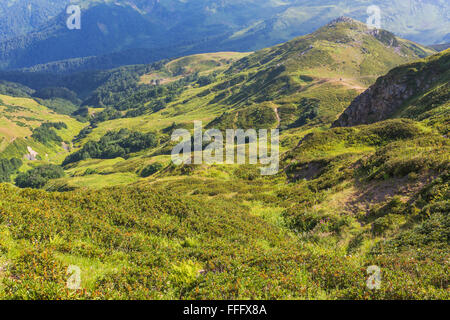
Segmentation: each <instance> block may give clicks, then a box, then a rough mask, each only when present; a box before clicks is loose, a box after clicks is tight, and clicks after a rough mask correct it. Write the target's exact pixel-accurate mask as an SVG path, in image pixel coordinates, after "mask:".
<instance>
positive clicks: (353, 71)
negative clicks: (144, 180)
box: [82, 20, 431, 183]
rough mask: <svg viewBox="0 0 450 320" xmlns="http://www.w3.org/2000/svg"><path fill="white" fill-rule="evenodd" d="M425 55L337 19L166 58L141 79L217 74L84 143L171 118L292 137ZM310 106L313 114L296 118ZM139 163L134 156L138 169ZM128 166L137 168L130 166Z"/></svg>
mask: <svg viewBox="0 0 450 320" xmlns="http://www.w3.org/2000/svg"><path fill="white" fill-rule="evenodd" d="M430 53H431V51H430V50H429V49H426V48H424V47H420V46H418V45H415V44H413V43H411V42H409V41H406V40H401V39H398V38H395V37H393V35H391V34H389V33H386V32H382V33H380V34H374V33H373V32H372V31H371V30H370V29H368V28H367V27H366V26H365V25H364V24H362V23H359V22H357V21H353V20H343V21H337V22H333V23H331V24H329V25H327V26H325V27H323V28H321V29H319V30H318V31H316V32H315V33H313V34H311V35H308V36H304V37H299V38H297V39H294V40H292V41H290V42H288V43H285V44H282V45H279V46H276V47H273V48H268V49H264V50H261V51H258V52H256V53H254V54H251V55H247V54H231V53H218V54H206V55H196V56H190V57H185V58H181V59H178V60H174V61H172V62H170V63H168V64H167V65H166V66H165V67H164V68H162V69H161V71H160V72H159V74H147V75H145V76H143V77H142V78H141V79H142V81H144V82H148V81H149V80H150V79H154V78H163V79H166V80H174V79H177V78H178V77H182V76H184V75H188V74H190V73H191V72H192V71H199V72H203V74H210V73H211V72H213V71H216V73H218V75H217V77H216V80H215V81H214V82H213V83H211V84H209V85H206V86H199V85H188V86H187V87H186V88H185V90H184V91H183V92H182V94H181V96H179V98H178V99H176V100H175V101H173V102H171V103H170V104H169V105H168V106H167V107H166V108H165V109H163V110H161V111H159V112H156V113H152V114H146V115H143V116H139V117H134V118H122V119H116V120H111V121H106V122H101V123H99V124H98V127H97V128H95V129H94V130H93V132H92V133H91V134H89V135H88V136H87V137H86V138H84V139H83V140H82V143H84V142H86V141H89V140H98V139H100V138H101V137H102V136H103V135H104V134H105V133H106V132H107V131H109V130H115V129H119V128H123V127H126V128H131V129H133V130H138V131H143V132H146V131H152V130H163V129H165V128H168V127H169V126H171V125H172V124H173V123H176V124H177V125H184V126H187V127H192V122H193V121H194V120H201V121H203V123H204V126H206V125H207V124H208V123H209V126H210V127H219V128H222V129H224V128H233V127H239V128H248V127H257V128H258V127H259V128H261V127H262V128H264V127H266V128H267V127H272V128H274V127H277V126H280V128H282V129H288V128H291V127H294V129H291V130H288V131H286V132H285V134H288V135H289V134H290V133H294V135H293V139H295V141H297V142H298V138H297V137H298V136H299V135H302V133H301V132H302V131H305V132H306V130H310V128H312V127H317V126H324V125H325V126H326V125H328V124H329V123H331V122H332V121H334V120H335V118H336V117H337V115H338V114H340V113H341V112H342V111H343V110H344V109H345V108H346V107H347V106H348V105H349V104H350V102H351V101H352V100H353V99H354V98H355V97H356V96H357V95H358V94H359V93H361V92H362V91H363V90H364V89H365V88H367V87H368V85H370V84H372V83H373V82H374V81H375V79H376V78H377V77H378V76H380V75H383V74H385V73H386V72H387V71H389V70H390V69H391V68H393V67H395V66H397V65H399V64H403V63H405V62H408V61H411V60H415V59H418V58H419V56H424V55H427V54H430ZM243 55H245V57H244V58H243V59H240V60H239V61H237V62H234V63H233V64H231V65H227V64H223V60H224V59H225V58H226V60H227V62H228V60H230V59H231V57H233V59H235V58H240V57H242V56H243ZM221 61H222V62H221ZM213 62H214V63H213ZM215 63H217V64H215ZM218 64H222V66H217V65H218ZM143 103H145V101H143ZM311 109H312V110H313V112H314V113H312V115H311V116H310V117H306V118H304V119H302V117H303V115H304V114H305V113H307V112H311ZM276 113H278V116H279V117H280V121H279V122H278V121H277V116H276ZM244 119H245V120H244ZM296 127H300V129H295V128H296ZM136 162H137V163H138V164H137V163H136ZM145 163H146V161H144V160H142V161H138V160H136V161H135V162H134V164H136V165H137V167H138V168H139V169H141V166H143V165H144V164H145ZM85 165H86V164H84V165H83V166H82V167H85ZM130 169H131V172H133V173H135V172H136V171H137V169H136V167H134V168H133V167H132V166H130ZM113 171H114V170H110V171H109V173H110V174H111V173H113ZM118 171H120V170H118ZM117 178H118V180H117V183H122V182H123V181H122V179H121V178H122V175H120V176H118V177H117ZM136 179H137V176H136ZM127 181H128V180H127Z"/></svg>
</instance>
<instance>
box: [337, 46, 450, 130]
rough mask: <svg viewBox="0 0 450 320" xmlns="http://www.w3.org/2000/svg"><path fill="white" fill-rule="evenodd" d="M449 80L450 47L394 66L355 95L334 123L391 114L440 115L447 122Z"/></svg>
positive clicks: (365, 120)
mask: <svg viewBox="0 0 450 320" xmlns="http://www.w3.org/2000/svg"><path fill="white" fill-rule="evenodd" d="M449 83H450V50H446V51H444V52H442V53H439V54H436V55H434V56H431V57H429V58H426V59H423V60H420V61H417V62H414V63H411V64H407V65H404V66H400V67H398V68H395V69H393V70H392V71H390V72H389V73H388V74H387V75H386V76H384V77H381V78H380V79H378V80H377V82H376V83H375V84H374V85H373V86H371V87H370V88H369V89H368V90H367V91H365V92H364V93H363V94H361V95H360V96H358V97H357V98H356V99H355V100H354V101H353V102H352V103H351V105H350V106H349V107H348V108H347V109H346V110H345V112H344V113H343V114H342V115H341V116H340V117H339V119H338V120H337V121H336V122H335V123H334V124H333V125H334V126H353V125H359V124H368V123H374V122H377V121H381V120H385V119H389V118H394V117H403V118H411V119H416V120H424V119H429V118H431V119H429V120H430V121H433V119H434V118H436V117H442V118H443V119H445V120H444V122H445V123H447V124H448V123H449V117H450V105H449V100H450V85H449ZM441 122H442V121H441ZM447 131H448V128H447Z"/></svg>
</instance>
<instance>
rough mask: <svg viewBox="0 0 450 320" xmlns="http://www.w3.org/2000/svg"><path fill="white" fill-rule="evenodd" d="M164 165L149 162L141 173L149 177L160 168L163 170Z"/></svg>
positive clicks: (144, 176) (142, 175)
mask: <svg viewBox="0 0 450 320" xmlns="http://www.w3.org/2000/svg"><path fill="white" fill-rule="evenodd" d="M163 167H164V165H163V164H161V163H159V162H155V163H152V164H149V165H148V166H146V167H145V168H144V169H142V171H141V174H140V175H141V177H143V178H146V177H149V176H151V175H153V174H155V173H156V172H158V171H159V170H161V169H162V168H163Z"/></svg>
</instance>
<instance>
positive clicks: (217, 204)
mask: <svg viewBox="0 0 450 320" xmlns="http://www.w3.org/2000/svg"><path fill="white" fill-rule="evenodd" d="M143 3H145V2H142V4H143ZM147 3H148V2H147ZM168 3H169V2H168ZM173 5H174V6H175V5H177V3H176V2H173ZM448 69H449V68H448V52H447V51H445V52H441V53H436V52H435V51H433V50H431V49H429V48H427V47H424V46H421V45H418V44H416V43H413V42H411V41H408V40H404V39H401V38H398V37H396V36H395V35H394V34H392V33H391V32H388V31H385V30H374V29H371V28H368V27H367V26H366V25H365V24H363V23H361V22H358V21H356V20H353V19H350V18H339V19H336V20H334V21H332V22H330V23H328V24H326V25H324V26H322V27H321V28H319V29H318V30H316V31H315V32H313V33H311V34H308V35H305V36H302V37H298V38H294V39H292V40H290V41H288V42H286V43H282V44H279V45H276V46H273V47H269V48H265V49H262V50H257V51H255V52H248V53H239V52H215V53H203V54H195V55H189V56H185V57H180V58H176V59H171V60H163V61H159V62H156V63H153V64H150V65H132V66H123V67H119V68H115V69H111V70H103V71H98V70H87V71H84V72H80V73H70V74H57V73H56V74H53V73H37V72H23V71H8V72H1V73H0V79H2V80H1V81H0V93H1V94H2V95H0V98H1V99H2V102H1V103H0V105H1V106H0V119H1V121H2V123H3V124H4V125H1V126H0V134H2V135H4V136H5V138H4V139H3V140H2V145H1V147H2V150H0V179H1V181H3V182H4V183H2V184H0V198H1V201H0V213H1V214H0V282H1V285H0V298H2V299H176V300H180V299H181V300H182V299H199V300H201V299H233V300H234V299H257V300H258V299H261V300H266V299H274V300H275V299H276V300H280V299H345V300H349V299H370V300H374V299H386V300H393V299H394V300H395V299H410V300H411V299H436V300H447V299H449V291H448V276H447V274H448V272H447V269H448V267H447V262H448V261H447V260H448V255H449V252H450V249H449V248H450V243H449V240H448V239H449V234H450V221H449V219H450V216H449V215H448V212H449V206H450V201H449V199H450V193H449V190H450V188H449V184H450V179H449V169H450V162H449V158H448V155H449V154H450V142H449V141H448V111H449V109H450V108H449V105H448V94H447V93H448ZM396 85H400V86H404V87H406V88H407V92H410V91H411V92H412V93H413V94H412V95H411V96H410V97H409V99H405V100H403V97H402V96H400V97H399V96H397V95H396V90H390V89H389V88H396ZM427 86H428V87H427ZM368 88H377V89H376V90H377V91H376V92H378V93H380V94H382V96H383V97H384V98H385V99H387V100H388V101H391V102H394V105H393V106H394V107H395V111H394V112H393V113H390V111H392V110H387V111H389V112H386V113H385V114H384V116H383V117H382V119H380V120H381V121H376V120H378V119H373V118H371V117H370V115H367V114H366V113H365V108H362V107H361V108H358V109H357V112H351V116H352V119H350V118H349V119H348V120H349V121H352V120H353V118H354V119H355V120H358V121H357V123H356V124H357V125H355V126H345V127H341V126H338V127H332V123H333V122H334V121H335V120H336V119H337V118H339V117H340V115H341V114H342V112H344V113H345V111H344V110H345V109H347V108H350V109H353V108H354V106H355V105H356V104H357V101H360V102H361V101H363V102H364V101H365V100H364V99H361V98H357V97H358V96H360V95H361V94H362V95H363V96H370V97H371V98H372V99H379V98H378V96H376V95H372V93H373V92H374V91H373V90H374V89H368ZM371 92H372V93H371ZM355 98H356V100H355ZM352 101H353V102H352ZM377 102H378V103H377V105H371V104H370V103H368V104H367V106H369V107H371V108H372V107H376V108H379V107H383V108H387V107H389V106H388V105H386V104H383V101H377ZM361 105H362V104H361ZM376 110H377V111H378V109H376ZM383 112H384V111H383V110H381V112H380V113H383ZM400 116H401V117H400ZM365 117H367V119H365ZM194 121H202V122H203V129H204V130H206V129H211V128H215V129H219V130H220V132H222V133H223V130H226V129H231V128H245V129H252V128H253V129H261V128H267V129H273V128H279V129H280V143H279V148H280V159H279V160H280V164H279V168H280V170H279V172H278V173H277V174H276V175H273V176H261V173H260V170H259V169H260V165H258V164H257V165H253V164H249V163H248V162H249V161H246V163H245V164H222V163H214V164H208V163H203V164H183V165H179V166H177V165H175V164H174V163H173V162H172V158H171V152H172V150H173V148H174V145H175V144H176V142H174V141H171V136H172V133H173V132H174V130H176V129H186V130H188V132H190V133H192V131H193V129H194V125H193V122H194ZM375 121H376V122H375ZM13 137H16V138H15V139H13ZM205 142H206V141H205ZM216 142H217V141H216ZM225 145H226V143H225ZM202 146H203V148H206V145H205V144H203V145H202ZM242 146H243V145H242V144H240V145H239V147H242ZM252 146H254V144H253V142H252V141H246V142H244V147H245V149H244V151H243V153H244V154H245V155H247V151H246V150H247V148H248V149H249V150H250V148H251V147H252ZM28 147H31V148H30V149H31V150H30V149H28ZM38 148H40V149H38ZM234 148H236V149H238V146H236V145H233V149H234ZM239 149H240V148H239ZM239 149H238V150H239ZM205 151H206V149H205ZM35 152H38V155H39V157H38V156H37V155H36V154H35ZM45 153H48V155H49V157H48V158H47V157H46V156H45ZM42 155H44V157H42ZM24 156H25V157H24ZM191 156H193V154H191ZM19 158H20V159H19ZM13 184H14V185H13ZM38 189H40V190H38ZM373 266H377V267H378V268H379V270H380V272H381V275H382V278H381V279H382V281H381V283H379V288H378V289H377V290H373V287H371V285H370V284H372V285H374V283H373V282H370V281H368V280H370V279H371V278H370V274H368V268H369V270H371V269H373V268H374V267H373ZM72 271H74V273H73V274H71V272H72ZM77 275H78V276H79V278H77V277H76V276H77ZM77 279H79V280H80V281H74V280H77ZM368 283H369V285H368ZM375 284H376V283H375Z"/></svg>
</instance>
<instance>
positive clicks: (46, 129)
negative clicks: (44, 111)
mask: <svg viewBox="0 0 450 320" xmlns="http://www.w3.org/2000/svg"><path fill="white" fill-rule="evenodd" d="M53 128H54V129H56V130H61V129H67V125H66V124H65V123H64V122H45V123H43V124H41V126H39V127H37V128H36V129H33V134H32V135H31V137H32V138H33V139H35V140H36V141H39V142H41V143H43V144H49V143H51V142H62V141H63V140H62V138H61V137H60V136H58V134H57V133H56V132H55V131H54V130H53Z"/></svg>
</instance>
